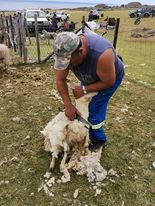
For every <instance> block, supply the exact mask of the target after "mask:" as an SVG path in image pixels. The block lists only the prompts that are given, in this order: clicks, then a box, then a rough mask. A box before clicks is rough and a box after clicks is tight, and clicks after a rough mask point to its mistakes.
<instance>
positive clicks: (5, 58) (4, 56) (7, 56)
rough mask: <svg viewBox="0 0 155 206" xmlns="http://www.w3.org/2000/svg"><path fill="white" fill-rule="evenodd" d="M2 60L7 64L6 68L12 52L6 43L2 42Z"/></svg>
mask: <svg viewBox="0 0 155 206" xmlns="http://www.w3.org/2000/svg"><path fill="white" fill-rule="evenodd" d="M0 60H1V61H2V62H3V64H4V65H5V69H6V68H7V67H8V66H9V64H10V53H9V49H8V47H7V46H6V45H5V44H0Z"/></svg>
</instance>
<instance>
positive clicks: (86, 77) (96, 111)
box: [72, 34, 124, 142]
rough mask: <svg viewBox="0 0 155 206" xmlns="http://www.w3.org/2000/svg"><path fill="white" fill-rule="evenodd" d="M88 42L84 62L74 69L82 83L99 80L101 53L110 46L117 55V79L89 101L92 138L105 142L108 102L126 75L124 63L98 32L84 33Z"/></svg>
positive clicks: (87, 83)
mask: <svg viewBox="0 0 155 206" xmlns="http://www.w3.org/2000/svg"><path fill="white" fill-rule="evenodd" d="M83 35H84V36H85V37H86V39H87V42H88V53H87V57H86V59H85V61H84V63H83V64H81V65H79V66H77V67H75V68H73V69H72V71H73V72H74V74H75V76H76V77H77V78H78V79H79V80H80V81H81V84H82V85H89V84H92V83H95V82H96V81H98V80H99V78H98V76H97V74H96V68H97V61H98V58H99V57H100V55H101V54H102V53H103V52H104V51H105V50H106V49H108V48H112V49H113V51H114V55H115V69H116V81H115V83H114V85H113V86H112V87H110V88H107V89H104V90H101V91H99V92H98V94H97V95H96V96H94V97H93V98H92V100H91V102H90V103H89V117H88V121H89V122H90V123H91V124H92V127H91V128H90V129H89V136H90V139H91V140H92V141H94V142H96V141H100V142H105V141H106V140H107V137H106V135H105V133H104V130H103V127H102V126H103V122H104V120H105V119H106V110H107V105H108V102H109V100H110V98H111V96H112V95H113V94H114V92H115V91H116V90H117V88H118V87H119V85H120V84H121V82H122V79H123V76H124V65H123V63H122V61H121V60H120V59H119V58H118V56H117V55H116V53H115V50H114V48H113V46H112V45H111V43H110V42H109V41H108V40H107V39H105V38H103V37H101V36H99V35H96V34H83Z"/></svg>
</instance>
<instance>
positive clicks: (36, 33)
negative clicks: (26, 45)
mask: <svg viewBox="0 0 155 206" xmlns="http://www.w3.org/2000/svg"><path fill="white" fill-rule="evenodd" d="M35 35H36V43H37V56H38V63H40V62H41V59H40V44H39V34H38V21H37V15H36V14H35Z"/></svg>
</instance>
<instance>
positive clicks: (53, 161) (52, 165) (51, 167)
mask: <svg viewBox="0 0 155 206" xmlns="http://www.w3.org/2000/svg"><path fill="white" fill-rule="evenodd" d="M55 161H56V157H55V156H53V155H52V160H51V163H50V169H51V170H53V169H54V167H55Z"/></svg>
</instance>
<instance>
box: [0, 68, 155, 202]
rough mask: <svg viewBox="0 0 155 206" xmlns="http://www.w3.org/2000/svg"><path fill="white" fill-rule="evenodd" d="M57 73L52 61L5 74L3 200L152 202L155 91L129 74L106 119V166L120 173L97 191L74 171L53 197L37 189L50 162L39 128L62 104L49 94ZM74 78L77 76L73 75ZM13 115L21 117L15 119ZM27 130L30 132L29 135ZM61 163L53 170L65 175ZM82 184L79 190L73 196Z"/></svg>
mask: <svg viewBox="0 0 155 206" xmlns="http://www.w3.org/2000/svg"><path fill="white" fill-rule="evenodd" d="M54 77H55V75H54V72H53V67H52V66H51V65H50V64H45V65H33V66H32V65H31V66H27V67H26V66H20V67H19V68H17V69H16V70H10V71H9V72H8V73H7V74H5V73H1V75H0V79H1V81H0V85H1V90H0V91H1V92H0V95H1V98H0V126H1V136H0V141H1V142H0V145H1V154H0V156H1V161H5V160H6V161H7V162H6V163H4V164H2V166H1V167H0V177H1V181H2V180H3V181H9V183H8V184H5V183H3V182H1V189H0V192H1V196H0V205H4V206H14V205H15V206H17V205H28V206H34V205H35V206H36V205H38V206H46V205H47V206H48V205H50V204H51V205H54V206H59V205H66V206H69V205H70V206H71V205H92V206H96V205H98V206H100V205H106V206H120V205H122V204H124V205H127V206H143V205H149V206H153V205H154V201H155V198H154V183H155V182H154V170H153V168H152V162H153V161H154V155H155V149H154V148H153V147H152V144H153V142H154V141H155V137H154V134H155V128H154V123H155V120H154V116H155V106H154V105H155V91H154V89H151V88H148V87H145V86H144V85H141V84H139V83H137V82H136V81H132V80H131V79H130V78H128V77H126V78H125V81H124V83H123V84H122V86H121V87H120V89H119V90H118V91H117V93H116V94H115V95H114V97H113V98H112V100H111V102H110V105H109V108H108V114H107V120H106V123H105V131H106V133H107V136H108V145H107V147H106V148H105V149H104V151H103V154H102V158H101V164H102V165H103V166H104V168H105V169H106V170H109V169H110V168H113V169H114V170H115V171H117V174H118V177H109V178H107V179H106V180H104V181H103V185H101V186H100V188H101V189H102V192H101V194H100V195H99V196H97V197H95V196H94V195H95V191H94V189H92V186H91V184H90V183H89V182H88V180H87V177H86V176H77V175H76V174H75V173H74V172H71V182H68V183H66V184H55V185H54V186H53V187H52V192H53V193H54V195H55V196H54V197H48V196H47V195H46V194H45V193H44V192H43V191H40V192H38V191H37V190H38V188H39V187H40V185H41V183H42V182H43V181H44V178H43V175H44V174H45V172H46V171H47V170H48V167H49V163H50V156H49V154H48V153H46V152H45V151H44V147H43V137H42V135H41V134H40V130H41V129H42V128H44V127H45V125H46V124H47V122H49V121H50V119H51V118H52V117H53V116H55V115H56V114H57V113H58V112H59V111H60V110H62V105H61V104H60V103H59V102H58V101H56V100H54V99H53V97H52V96H51V95H50V91H51V89H52V88H55V81H54V79H55V78H54ZM70 78H71V81H73V82H75V79H74V77H73V76H72V75H71V76H70ZM124 105H127V106H128V107H129V109H128V112H125V113H123V112H121V108H123V107H124ZM49 107H51V108H52V109H49ZM14 117H19V118H20V121H19V122H14V121H13V118H14ZM117 117H119V120H118V119H117ZM27 136H30V138H29V139H25V138H26V137H27ZM13 157H16V158H17V160H12V158H13ZM59 164H60V159H59V160H58V161H57V164H56V168H55V170H54V172H53V176H55V177H56V178H57V179H58V178H60V177H61V174H60V171H59ZM111 179H112V180H114V181H115V182H111ZM77 188H79V196H78V197H77V199H74V198H73V193H74V191H75V189H77Z"/></svg>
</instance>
